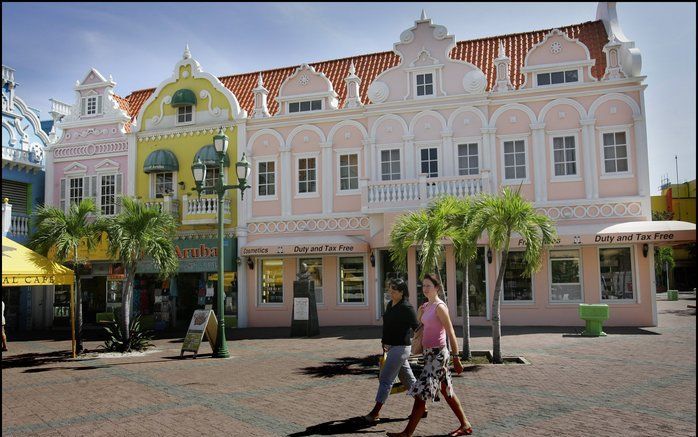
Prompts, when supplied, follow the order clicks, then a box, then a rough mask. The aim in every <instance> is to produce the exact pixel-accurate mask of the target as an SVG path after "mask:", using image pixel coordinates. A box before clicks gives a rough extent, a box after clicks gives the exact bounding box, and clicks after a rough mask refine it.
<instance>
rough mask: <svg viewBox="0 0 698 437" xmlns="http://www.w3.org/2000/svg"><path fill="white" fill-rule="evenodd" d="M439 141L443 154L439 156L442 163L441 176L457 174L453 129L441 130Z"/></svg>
mask: <svg viewBox="0 0 698 437" xmlns="http://www.w3.org/2000/svg"><path fill="white" fill-rule="evenodd" d="M441 142H442V144H443V156H442V157H441V162H442V163H443V173H442V176H446V177H448V176H456V175H457V174H458V165H457V164H456V162H457V161H458V159H457V157H456V152H455V149H454V145H453V131H450V130H447V131H443V132H441Z"/></svg>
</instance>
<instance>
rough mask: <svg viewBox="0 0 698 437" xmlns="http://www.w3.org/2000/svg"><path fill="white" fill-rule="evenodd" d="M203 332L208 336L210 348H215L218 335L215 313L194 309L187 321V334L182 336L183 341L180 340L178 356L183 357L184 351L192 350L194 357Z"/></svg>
mask: <svg viewBox="0 0 698 437" xmlns="http://www.w3.org/2000/svg"><path fill="white" fill-rule="evenodd" d="M204 334H206V337H207V338H208V342H209V344H210V345H211V349H215V347H216V338H217V336H218V319H216V315H215V314H214V313H213V311H212V310H196V311H194V314H193V315H192V317H191V322H190V323H189V329H187V335H185V336H184V342H182V350H181V352H180V353H179V357H180V358H182V357H184V352H194V358H196V354H197V353H198V352H199V347H200V346H201V341H202V340H203V338H204Z"/></svg>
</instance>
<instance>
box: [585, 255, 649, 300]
mask: <svg viewBox="0 0 698 437" xmlns="http://www.w3.org/2000/svg"><path fill="white" fill-rule="evenodd" d="M623 248H627V249H630V270H631V271H630V277H631V278H632V280H633V298H632V299H604V298H603V290H602V287H601V249H623ZM596 261H597V263H598V264H597V265H598V270H597V271H596V273H597V275H598V276H597V279H598V281H599V302H601V303H610V304H618V303H619V304H624V303H625V304H628V303H640V281H639V280H638V274H639V272H638V271H637V265H636V264H635V248H634V247H633V246H631V245H627V244H626V245H618V246H616V245H610V246H609V245H604V246H597V247H596Z"/></svg>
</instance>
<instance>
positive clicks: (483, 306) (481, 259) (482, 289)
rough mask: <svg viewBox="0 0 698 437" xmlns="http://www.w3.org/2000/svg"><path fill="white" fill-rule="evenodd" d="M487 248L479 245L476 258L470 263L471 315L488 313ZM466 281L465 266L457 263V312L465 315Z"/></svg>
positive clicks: (469, 291)
mask: <svg viewBox="0 0 698 437" xmlns="http://www.w3.org/2000/svg"><path fill="white" fill-rule="evenodd" d="M485 265H486V264H485V248H484V247H478V248H477V254H476V255H475V258H474V259H473V260H471V261H470V263H469V265H468V283H469V285H468V307H469V310H470V312H469V314H470V315H471V316H482V317H484V316H486V315H487V300H486V299H487V297H486V296H487V294H486V291H487V279H486V278H487V276H486V275H485ZM464 282H465V268H464V267H463V265H461V264H457V265H456V301H457V308H456V314H457V315H458V316H462V315H463V306H462V305H463V304H462V301H463V284H464Z"/></svg>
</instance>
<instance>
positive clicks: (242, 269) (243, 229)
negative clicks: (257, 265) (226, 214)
mask: <svg viewBox="0 0 698 437" xmlns="http://www.w3.org/2000/svg"><path fill="white" fill-rule="evenodd" d="M239 216H240V214H238V217H239ZM236 231H237V232H236V234H237V238H238V252H237V254H236V256H238V257H239V258H240V259H241V260H242V262H241V263H240V264H239V265H238V274H237V276H238V328H247V293H248V291H247V270H248V269H247V258H245V259H243V258H242V255H241V253H242V248H243V247H245V245H246V244H247V225H245V226H238V228H237V230H236Z"/></svg>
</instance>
